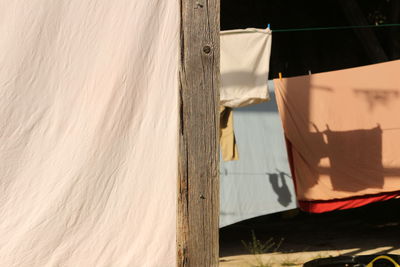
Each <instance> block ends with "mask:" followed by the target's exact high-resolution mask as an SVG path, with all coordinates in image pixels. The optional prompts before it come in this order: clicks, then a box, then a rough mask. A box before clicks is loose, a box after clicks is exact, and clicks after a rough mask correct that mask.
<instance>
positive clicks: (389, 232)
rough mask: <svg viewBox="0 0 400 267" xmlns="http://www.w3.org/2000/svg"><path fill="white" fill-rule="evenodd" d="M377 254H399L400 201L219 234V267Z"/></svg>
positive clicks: (260, 221)
mask: <svg viewBox="0 0 400 267" xmlns="http://www.w3.org/2000/svg"><path fill="white" fill-rule="evenodd" d="M252 233H254V237H255V240H253V238H252ZM268 240H270V241H269V242H267V241H268ZM243 243H245V244H243ZM265 243H267V244H268V245H267V246H266V248H263V247H262V245H263V244H265ZM258 253H260V254H258ZM375 253H391V254H400V200H392V201H387V202H382V203H376V204H372V205H369V206H366V207H362V208H358V209H352V210H347V211H339V212H331V213H325V214H307V213H303V212H296V211H295V212H293V211H292V212H289V213H283V214H282V213H280V214H274V215H268V216H263V217H259V218H256V219H252V220H248V221H244V222H241V223H237V224H234V225H232V226H228V227H224V228H222V229H221V230H220V267H233V266H234V267H242V266H243V267H256V266H257V267H275V266H285V267H290V266H301V265H302V264H303V263H305V262H307V261H309V260H313V259H317V258H325V257H329V256H338V255H367V254H375Z"/></svg>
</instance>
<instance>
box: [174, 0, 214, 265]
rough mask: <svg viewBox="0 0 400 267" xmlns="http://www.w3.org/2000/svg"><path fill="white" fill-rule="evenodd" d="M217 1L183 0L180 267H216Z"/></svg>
mask: <svg viewBox="0 0 400 267" xmlns="http://www.w3.org/2000/svg"><path fill="white" fill-rule="evenodd" d="M219 2H220V0H197V1H196V0H181V58H180V61H181V62H180V97H181V102H180V104H181V107H180V108H181V122H180V136H179V143H180V144H179V146H180V147H179V149H180V150H179V179H178V220H177V247H178V253H177V257H178V264H177V265H178V266H179V267H183V266H185V267H187V266H190V267H207V266H218V242H219V240H218V227H219V225H218V224H219V76H220V72H219V30H220V24H219V23H220V22H219V21H220V20H219V13H220V11H219V7H220V3H219Z"/></svg>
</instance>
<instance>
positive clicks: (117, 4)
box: [0, 0, 179, 267]
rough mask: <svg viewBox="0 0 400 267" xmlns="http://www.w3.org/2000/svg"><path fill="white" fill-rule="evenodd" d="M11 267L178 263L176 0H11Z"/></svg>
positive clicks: (0, 112) (6, 105)
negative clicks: (176, 259)
mask: <svg viewBox="0 0 400 267" xmlns="http://www.w3.org/2000/svg"><path fill="white" fill-rule="evenodd" d="M0 35H1V38H0V62H1V64H0V196H1V198H0V218H1V220H0V266H7V267H9V266H18V267H24V266H29V267H32V266H41V267H42V266H73V267H77V266H85V267H86V266H96V267H98V266H118V267H120V266H140V267H142V266H175V255H176V245H175V240H176V179H177V135H178V134H177V131H178V111H177V107H178V103H177V93H178V55H179V2H178V1H157V0H146V1H131V0H116V1H109V0H93V1H90V0H68V1H54V0H20V1H6V0H0Z"/></svg>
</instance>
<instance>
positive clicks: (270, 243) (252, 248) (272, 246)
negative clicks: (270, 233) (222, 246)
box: [242, 230, 283, 267]
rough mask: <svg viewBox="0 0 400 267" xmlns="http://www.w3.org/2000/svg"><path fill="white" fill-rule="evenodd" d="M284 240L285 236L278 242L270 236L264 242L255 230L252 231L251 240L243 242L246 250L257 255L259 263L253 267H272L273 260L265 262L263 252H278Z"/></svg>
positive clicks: (256, 258)
mask: <svg viewBox="0 0 400 267" xmlns="http://www.w3.org/2000/svg"><path fill="white" fill-rule="evenodd" d="M282 242H283V238H282V239H281V240H280V241H279V242H278V243H276V242H274V239H273V238H272V237H271V238H269V239H268V240H267V241H265V242H262V241H260V240H259V239H257V236H256V234H255V232H254V230H252V231H251V241H249V242H246V241H244V240H242V244H243V246H244V247H245V248H246V250H247V251H249V252H250V253H251V254H253V255H254V257H255V260H256V262H257V265H254V266H253V267H271V266H272V264H271V262H270V261H268V262H264V260H263V259H262V257H261V254H265V253H274V252H277V251H278V249H279V248H280V246H281V244H282Z"/></svg>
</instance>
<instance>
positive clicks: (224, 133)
mask: <svg viewBox="0 0 400 267" xmlns="http://www.w3.org/2000/svg"><path fill="white" fill-rule="evenodd" d="M219 115H220V130H219V140H220V145H221V153H222V159H223V160H224V161H229V160H238V159H239V154H238V149H237V146H236V140H235V134H234V132H233V110H232V109H231V108H228V107H224V106H220V109H219Z"/></svg>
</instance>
